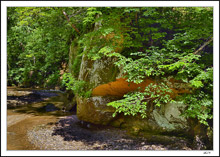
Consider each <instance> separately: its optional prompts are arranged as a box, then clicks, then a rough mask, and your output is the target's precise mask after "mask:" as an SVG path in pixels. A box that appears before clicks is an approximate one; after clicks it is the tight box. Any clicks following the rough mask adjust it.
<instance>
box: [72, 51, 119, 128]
mask: <svg viewBox="0 0 220 157" xmlns="http://www.w3.org/2000/svg"><path fill="white" fill-rule="evenodd" d="M114 62H115V58H108V57H103V58H101V59H97V60H91V59H89V58H88V57H86V56H85V55H83V57H82V62H81V67H80V73H79V80H82V81H86V82H87V83H88V86H87V87H86V90H92V89H93V88H95V87H97V86H99V85H101V84H105V83H108V82H112V81H115V79H116V76H117V74H118V72H119V70H118V68H117V67H116V66H115V65H114ZM117 99H118V98H116V97H115V96H92V97H90V98H84V97H81V96H76V101H77V117H78V118H79V119H80V120H83V121H87V122H91V123H95V124H103V125H106V124H108V123H109V122H110V121H111V120H112V119H113V117H112V114H113V113H114V111H115V110H114V108H112V107H109V106H107V105H106V104H107V103H109V102H111V101H114V100H117Z"/></svg>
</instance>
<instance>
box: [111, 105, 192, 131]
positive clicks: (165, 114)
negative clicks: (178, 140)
mask: <svg viewBox="0 0 220 157" xmlns="http://www.w3.org/2000/svg"><path fill="white" fill-rule="evenodd" d="M185 107H186V106H185V105H184V104H183V103H180V102H176V103H168V104H165V105H161V107H160V108H153V109H150V110H149V111H147V117H146V118H144V119H143V118H141V116H139V115H137V116H124V115H119V116H118V117H119V118H118V119H116V120H115V121H112V122H111V125H113V126H115V127H122V128H128V129H129V130H130V132H131V133H133V134H138V133H139V132H141V131H144V132H148V133H154V134H156V133H158V134H161V133H163V134H164V133H165V134H185V133H187V132H188V130H189V128H190V126H189V125H188V123H187V120H186V118H184V117H183V116H181V114H182V112H183V110H184V108H185Z"/></svg>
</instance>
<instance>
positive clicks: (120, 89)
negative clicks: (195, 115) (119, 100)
mask: <svg viewBox="0 0 220 157" xmlns="http://www.w3.org/2000/svg"><path fill="white" fill-rule="evenodd" d="M170 82H172V83H174V82H175V81H174V80H170ZM150 83H155V81H153V80H151V79H146V80H145V81H143V82H142V83H140V84H136V83H133V82H127V81H126V79H125V78H119V79H116V81H114V82H109V83H107V84H103V85H100V86H97V87H96V88H94V89H93V91H92V95H93V96H120V97H123V95H124V94H126V93H128V92H132V91H135V90H136V89H137V88H138V87H140V88H141V91H144V89H145V87H146V86H148V85H149V84H150ZM170 89H172V91H173V92H172V93H171V94H170V96H171V98H174V97H176V96H177V95H178V94H180V93H189V90H187V89H174V88H170Z"/></svg>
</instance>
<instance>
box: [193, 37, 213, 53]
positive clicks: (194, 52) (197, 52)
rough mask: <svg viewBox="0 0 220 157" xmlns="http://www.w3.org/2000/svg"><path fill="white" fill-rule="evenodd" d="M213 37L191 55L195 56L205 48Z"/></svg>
mask: <svg viewBox="0 0 220 157" xmlns="http://www.w3.org/2000/svg"><path fill="white" fill-rule="evenodd" d="M212 40H213V37H212V38H211V39H209V41H207V42H205V43H204V44H203V45H202V46H201V47H200V48H199V49H198V50H196V51H195V52H193V54H194V55H195V54H197V53H198V52H199V51H201V50H202V49H203V48H204V47H206V46H207V45H208V44H209V43H210V42H212Z"/></svg>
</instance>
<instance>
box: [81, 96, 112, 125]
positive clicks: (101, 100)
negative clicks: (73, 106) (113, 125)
mask: <svg viewBox="0 0 220 157" xmlns="http://www.w3.org/2000/svg"><path fill="white" fill-rule="evenodd" d="M114 100H116V99H115V98H114V97H102V96H97V97H90V98H82V97H77V117H78V118H79V119H80V120H83V121H86V122H91V123H94V124H102V125H107V124H109V123H110V122H111V121H112V120H113V119H114V118H113V117H112V114H113V113H114V111H115V109H114V108H113V107H111V106H106V104H107V103H109V102H111V101H114Z"/></svg>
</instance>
